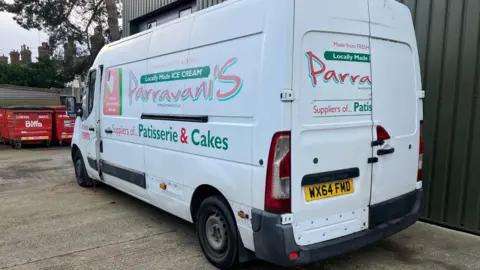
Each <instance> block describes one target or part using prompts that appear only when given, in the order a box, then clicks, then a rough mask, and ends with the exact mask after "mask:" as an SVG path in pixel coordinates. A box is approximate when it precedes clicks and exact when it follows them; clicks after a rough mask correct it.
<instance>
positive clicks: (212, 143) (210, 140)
mask: <svg viewBox="0 0 480 270" xmlns="http://www.w3.org/2000/svg"><path fill="white" fill-rule="evenodd" d="M214 140H215V136H211V134H210V130H209V131H208V147H210V148H215V144H214Z"/></svg>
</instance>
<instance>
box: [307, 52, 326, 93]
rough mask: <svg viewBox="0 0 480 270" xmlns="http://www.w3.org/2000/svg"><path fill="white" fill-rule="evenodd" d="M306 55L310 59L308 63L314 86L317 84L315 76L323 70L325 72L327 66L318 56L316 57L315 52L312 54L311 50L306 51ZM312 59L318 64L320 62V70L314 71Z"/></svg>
mask: <svg viewBox="0 0 480 270" xmlns="http://www.w3.org/2000/svg"><path fill="white" fill-rule="evenodd" d="M307 57H308V59H309V60H310V63H309V68H310V77H311V78H312V81H313V85H314V86H317V84H318V82H317V76H318V75H320V74H322V73H323V72H325V70H326V69H327V67H326V66H325V64H324V63H323V62H322V60H320V58H318V57H317V56H316V55H315V54H313V53H312V52H307ZM314 61H315V62H317V63H318V64H320V66H321V68H320V70H318V71H315V66H314Z"/></svg>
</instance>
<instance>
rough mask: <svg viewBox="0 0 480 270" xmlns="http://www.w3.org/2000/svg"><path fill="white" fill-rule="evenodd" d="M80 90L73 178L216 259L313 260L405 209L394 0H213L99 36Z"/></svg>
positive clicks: (406, 146) (402, 22)
mask: <svg viewBox="0 0 480 270" xmlns="http://www.w3.org/2000/svg"><path fill="white" fill-rule="evenodd" d="M85 93H86V95H85V98H84V101H83V107H82V109H81V110H79V111H78V112H75V109H74V106H73V105H74V104H75V103H76V100H75V99H74V98H70V99H69V100H68V102H69V106H68V107H69V114H70V115H71V116H78V117H77V119H76V123H75V132H74V135H73V141H72V159H73V161H74V164H75V172H76V177H77V182H78V184H79V185H80V186H82V187H88V186H92V185H93V183H94V181H101V182H104V183H106V184H108V185H111V186H113V187H115V188H117V189H119V190H121V191H123V192H125V193H128V194H130V195H132V196H134V197H136V198H138V199H140V200H143V201H145V202H147V203H149V204H152V205H155V206H157V207H159V208H161V209H163V210H165V211H167V212H170V213H172V214H174V215H176V216H178V217H180V218H183V219H185V220H187V221H190V222H194V223H195V224H196V228H197V235H198V239H199V243H200V246H201V247H202V250H203V252H204V253H205V256H206V258H207V259H208V260H209V261H210V262H211V263H212V264H214V265H215V266H217V267H219V268H222V269H227V268H230V267H231V266H232V265H233V264H234V263H235V262H237V261H241V262H243V261H246V260H249V259H252V258H255V257H256V258H259V259H262V260H266V261H269V262H272V263H274V264H278V265H284V266H292V265H297V264H304V263H310V262H313V261H317V260H322V259H325V258H328V257H331V256H336V255H339V254H343V253H345V252H349V251H352V250H355V249H358V248H360V247H363V246H365V245H368V244H371V243H373V242H375V241H378V240H381V239H383V238H385V237H388V236H390V235H392V234H395V233H397V232H399V231H402V230H404V229H406V228H407V227H409V226H410V225H412V224H413V223H415V221H416V220H417V218H418V215H419V207H420V203H421V199H422V181H421V177H420V175H421V157H422V155H421V151H420V149H421V140H420V121H421V120H422V98H423V97H424V92H423V91H422V85H421V80H420V67H419V60H418V52H417V44H416V40H415V33H414V28H413V23H412V17H411V14H410V12H409V10H408V9H407V7H405V6H404V5H402V4H400V3H398V2H396V1H393V0H338V1H330V0H294V1H292V0H276V1H273V0H237V1H235V0H232V1H227V2H225V3H223V4H219V5H216V6H214V7H211V8H209V9H206V10H203V11H200V12H197V13H194V14H192V15H190V16H187V17H183V18H180V19H178V20H175V21H172V22H169V23H166V24H163V25H161V26H158V27H156V28H154V29H151V30H148V31H145V32H141V33H139V34H136V35H134V36H131V37H127V38H124V39H122V40H120V41H118V42H115V43H111V44H108V45H106V46H105V47H104V48H103V49H102V51H101V52H100V53H99V55H98V56H97V58H96V60H95V63H94V65H93V67H92V68H91V69H90V72H89V75H88V81H87V83H86V89H85Z"/></svg>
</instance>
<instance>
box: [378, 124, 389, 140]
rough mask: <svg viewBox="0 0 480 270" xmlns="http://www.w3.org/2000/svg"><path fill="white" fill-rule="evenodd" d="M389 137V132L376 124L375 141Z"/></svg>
mask: <svg viewBox="0 0 480 270" xmlns="http://www.w3.org/2000/svg"><path fill="white" fill-rule="evenodd" d="M388 139H390V134H388V132H387V130H385V128H384V127H382V126H377V141H386V140H388Z"/></svg>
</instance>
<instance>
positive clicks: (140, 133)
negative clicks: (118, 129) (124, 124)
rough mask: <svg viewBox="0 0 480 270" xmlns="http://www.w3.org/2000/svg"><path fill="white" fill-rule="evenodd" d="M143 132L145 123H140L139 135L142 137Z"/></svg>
mask: <svg viewBox="0 0 480 270" xmlns="http://www.w3.org/2000/svg"><path fill="white" fill-rule="evenodd" d="M142 132H143V125H142V124H140V125H138V136H140V137H141V136H142Z"/></svg>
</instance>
